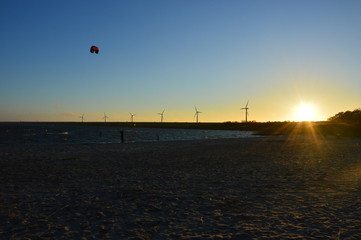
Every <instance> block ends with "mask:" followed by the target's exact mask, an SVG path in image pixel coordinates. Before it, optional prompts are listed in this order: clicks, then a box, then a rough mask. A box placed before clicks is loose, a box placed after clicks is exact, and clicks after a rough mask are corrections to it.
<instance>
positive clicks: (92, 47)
mask: <svg viewBox="0 0 361 240" xmlns="http://www.w3.org/2000/svg"><path fill="white" fill-rule="evenodd" d="M90 52H91V53H96V54H98V53H99V48H98V47H97V46H91V47H90Z"/></svg>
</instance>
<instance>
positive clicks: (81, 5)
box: [0, 0, 361, 122]
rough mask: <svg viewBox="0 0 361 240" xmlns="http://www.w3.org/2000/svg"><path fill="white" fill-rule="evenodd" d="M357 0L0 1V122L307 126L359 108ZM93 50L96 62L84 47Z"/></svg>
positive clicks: (360, 44) (360, 49) (360, 39)
mask: <svg viewBox="0 0 361 240" xmlns="http://www.w3.org/2000/svg"><path fill="white" fill-rule="evenodd" d="M360 13H361V1H359V0H346V1H345V0H339V1H333V0H309V1H308V0H249V1H241V0H226V1H225V0H183V1H180V0H178V1H175V0H164V1H158V0H154V1H148V0H144V1H141V0H128V1H121V0H114V1H112V0H104V1H91V0H62V1H55V0H22V1H21V0H2V1H1V3H0V32H1V37H0V43H1V55H0V56H1V57H0V121H37V120H38V121H79V120H80V119H79V116H80V115H81V114H85V120H86V121H102V115H103V113H104V112H106V114H107V115H108V116H110V118H109V119H108V121H129V119H130V116H129V113H128V112H133V113H135V114H136V116H135V117H134V120H135V121H151V122H152V121H159V118H160V116H159V115H157V113H158V112H161V111H163V109H166V110H165V113H164V120H165V121H188V122H191V121H194V120H195V119H194V105H197V108H198V109H199V111H201V112H202V113H201V114H200V116H199V118H200V121H220V122H222V121H242V120H244V111H242V110H240V108H241V107H243V106H244V105H245V104H246V102H247V100H249V108H250V109H249V113H250V116H249V119H250V120H256V121H275V120H280V121H283V120H297V117H296V116H295V109H296V108H297V106H299V105H300V104H301V103H302V102H304V103H306V104H309V105H312V106H313V107H314V109H315V113H314V116H313V120H324V119H327V118H328V117H330V116H332V115H334V114H336V113H337V112H340V111H345V110H353V109H355V108H359V107H361V104H360V103H361V94H360V93H361V67H360V63H361V14H360ZM91 45H96V46H98V47H99V48H100V53H99V54H98V55H96V54H91V53H90V52H89V48H90V46H91Z"/></svg>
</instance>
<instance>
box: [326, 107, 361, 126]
mask: <svg viewBox="0 0 361 240" xmlns="http://www.w3.org/2000/svg"><path fill="white" fill-rule="evenodd" d="M328 120H329V121H331V122H334V123H346V124H360V123H361V109H360V108H358V109H355V110H354V111H346V112H339V113H337V114H336V115H335V116H332V117H330V118H329V119H328Z"/></svg>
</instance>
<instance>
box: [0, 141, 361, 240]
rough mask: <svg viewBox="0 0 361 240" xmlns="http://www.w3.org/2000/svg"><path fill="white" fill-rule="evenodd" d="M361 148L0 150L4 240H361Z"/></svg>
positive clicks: (234, 145) (250, 145) (259, 144)
mask: <svg viewBox="0 0 361 240" xmlns="http://www.w3.org/2000/svg"><path fill="white" fill-rule="evenodd" d="M360 143H361V141H360V140H337V139H328V140H327V139H326V140H324V139H320V138H318V139H312V138H304V137H293V138H286V137H269V138H253V139H227V140H209V141H184V142H154V143H133V144H103V145H101V144H79V145H50V146H0V181H1V185H0V187H1V188H0V194H1V195H0V239H22V240H24V239H361V144H360Z"/></svg>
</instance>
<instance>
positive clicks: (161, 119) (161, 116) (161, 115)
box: [158, 109, 165, 123]
mask: <svg viewBox="0 0 361 240" xmlns="http://www.w3.org/2000/svg"><path fill="white" fill-rule="evenodd" d="M164 111H165V109H164V110H163V112H161V113H158V114H159V115H160V122H161V123H162V122H163V115H164Z"/></svg>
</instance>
